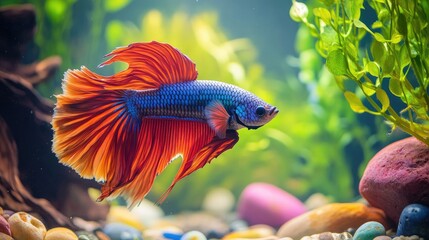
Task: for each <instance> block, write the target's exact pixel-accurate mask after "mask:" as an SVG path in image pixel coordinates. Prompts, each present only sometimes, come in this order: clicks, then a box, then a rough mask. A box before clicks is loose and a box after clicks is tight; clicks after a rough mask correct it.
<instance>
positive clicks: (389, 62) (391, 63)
mask: <svg viewBox="0 0 429 240" xmlns="http://www.w3.org/2000/svg"><path fill="white" fill-rule="evenodd" d="M394 68H395V58H394V57H393V56H392V55H387V56H386V58H385V59H384V62H383V67H382V70H383V76H386V75H389V74H390V73H392V71H393V69H394Z"/></svg>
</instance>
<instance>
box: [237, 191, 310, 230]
mask: <svg viewBox="0 0 429 240" xmlns="http://www.w3.org/2000/svg"><path fill="white" fill-rule="evenodd" d="M306 211H307V209H306V207H305V205H304V203H302V202H301V201H300V200H299V199H298V198H296V197H295V196H293V195H292V194H290V193H288V192H286V191H284V190H283V189H281V188H278V187H277V186H274V185H271V184H267V183H252V184H250V185H248V186H247V187H246V188H245V189H244V190H243V192H242V193H241V196H240V199H239V201H238V203H237V214H238V216H239V218H241V219H243V220H245V221H246V222H247V223H249V225H255V224H267V225H270V226H272V227H275V228H278V227H280V226H281V225H282V224H284V223H285V222H287V221H289V220H290V219H292V218H294V217H296V216H299V215H301V214H303V213H305V212H306Z"/></svg>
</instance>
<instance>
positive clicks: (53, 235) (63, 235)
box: [44, 227, 78, 240]
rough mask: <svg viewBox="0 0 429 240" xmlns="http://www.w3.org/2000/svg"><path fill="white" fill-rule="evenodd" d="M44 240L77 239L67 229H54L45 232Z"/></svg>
mask: <svg viewBox="0 0 429 240" xmlns="http://www.w3.org/2000/svg"><path fill="white" fill-rule="evenodd" d="M44 240H78V237H77V235H76V234H75V233H74V232H73V231H72V230H70V229H68V228H63V227H56V228H52V229H49V230H48V231H47V232H46V235H45V239H44Z"/></svg>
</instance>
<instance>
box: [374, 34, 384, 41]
mask: <svg viewBox="0 0 429 240" xmlns="http://www.w3.org/2000/svg"><path fill="white" fill-rule="evenodd" d="M374 38H375V40H377V41H379V42H382V43H384V42H386V39H385V38H384V37H383V35H381V33H374Z"/></svg>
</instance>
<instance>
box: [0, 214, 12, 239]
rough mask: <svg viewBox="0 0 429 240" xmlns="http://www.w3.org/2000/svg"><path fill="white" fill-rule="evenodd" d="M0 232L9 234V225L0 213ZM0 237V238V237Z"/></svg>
mask: <svg viewBox="0 0 429 240" xmlns="http://www.w3.org/2000/svg"><path fill="white" fill-rule="evenodd" d="M0 233H4V234H7V235H9V236H11V235H12V234H11V232H10V225H9V223H8V222H7V220H6V219H5V218H4V217H3V216H1V215H0ZM0 239H1V238H0Z"/></svg>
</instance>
